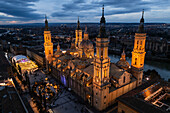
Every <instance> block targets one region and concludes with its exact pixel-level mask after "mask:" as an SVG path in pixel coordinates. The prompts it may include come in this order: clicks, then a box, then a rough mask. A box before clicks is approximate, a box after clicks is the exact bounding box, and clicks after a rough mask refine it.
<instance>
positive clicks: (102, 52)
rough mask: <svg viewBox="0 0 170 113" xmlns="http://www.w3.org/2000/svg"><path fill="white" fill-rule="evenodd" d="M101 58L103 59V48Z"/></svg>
mask: <svg viewBox="0 0 170 113" xmlns="http://www.w3.org/2000/svg"><path fill="white" fill-rule="evenodd" d="M101 58H103V48H101Z"/></svg>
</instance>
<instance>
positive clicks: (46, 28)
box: [45, 15, 49, 31]
mask: <svg viewBox="0 0 170 113" xmlns="http://www.w3.org/2000/svg"><path fill="white" fill-rule="evenodd" d="M48 30H49V28H48V21H47V16H46V15H45V31H48Z"/></svg>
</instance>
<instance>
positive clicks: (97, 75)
mask: <svg viewBox="0 0 170 113" xmlns="http://www.w3.org/2000/svg"><path fill="white" fill-rule="evenodd" d="M97 77H99V70H98V69H97Z"/></svg>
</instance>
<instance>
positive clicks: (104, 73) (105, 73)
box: [104, 69, 106, 77]
mask: <svg viewBox="0 0 170 113" xmlns="http://www.w3.org/2000/svg"><path fill="white" fill-rule="evenodd" d="M104 77H106V69H105V70H104Z"/></svg>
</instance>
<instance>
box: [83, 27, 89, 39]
mask: <svg viewBox="0 0 170 113" xmlns="http://www.w3.org/2000/svg"><path fill="white" fill-rule="evenodd" d="M88 39H89V35H88V32H87V26H85V31H84V40H88Z"/></svg>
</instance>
